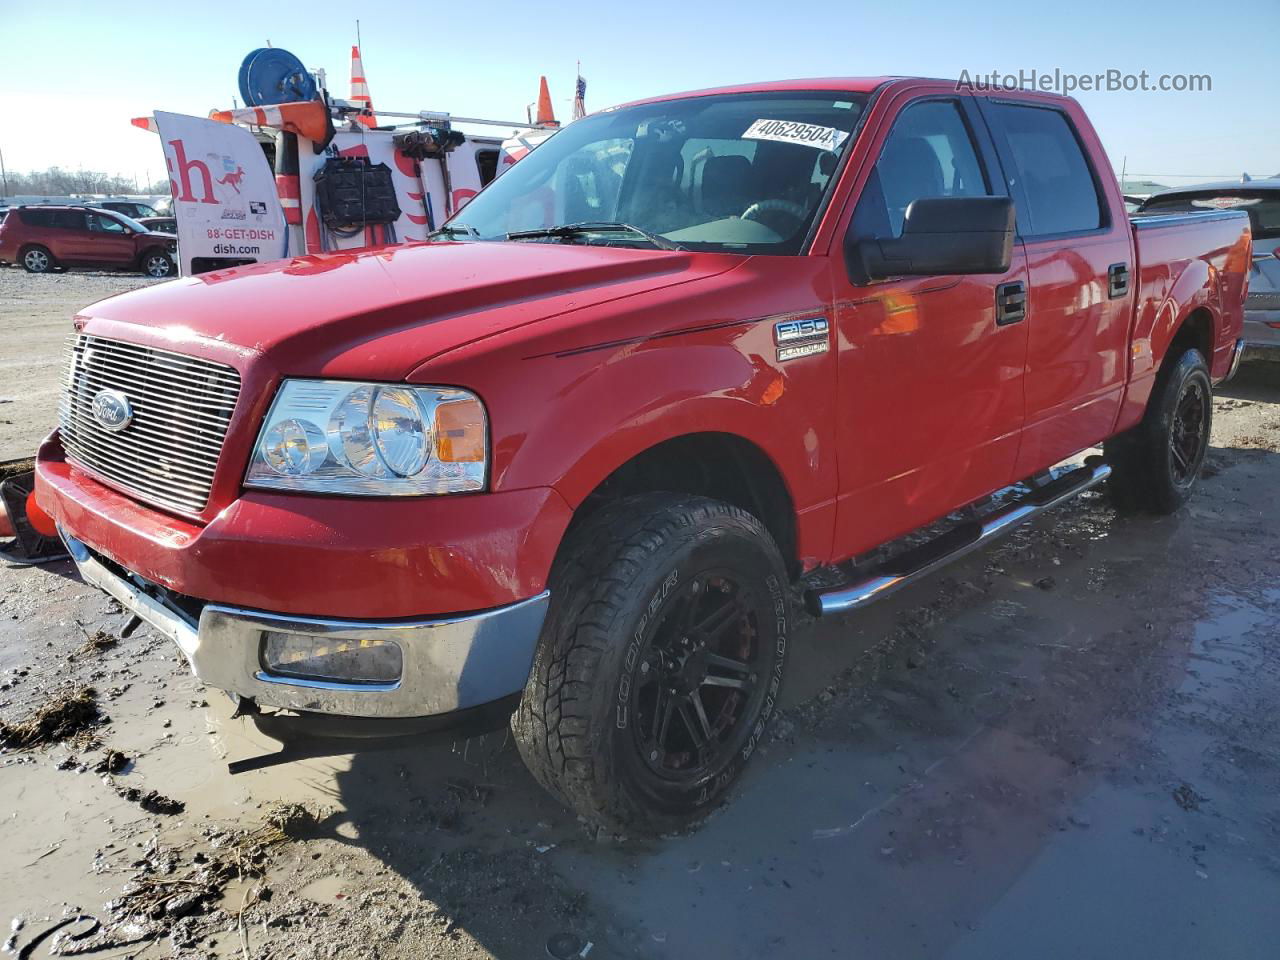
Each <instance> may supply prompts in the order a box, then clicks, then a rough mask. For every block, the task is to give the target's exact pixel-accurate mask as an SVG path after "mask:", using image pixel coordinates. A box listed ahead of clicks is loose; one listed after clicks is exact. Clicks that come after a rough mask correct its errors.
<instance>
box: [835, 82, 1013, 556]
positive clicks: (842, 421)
mask: <svg viewBox="0 0 1280 960" xmlns="http://www.w3.org/2000/svg"><path fill="white" fill-rule="evenodd" d="M913 97H914V99H913ZM903 99H904V100H905V101H907V102H905V103H903V104H902V105H901V106H900V108H899V109H897V110H895V109H893V106H894V105H890V109H889V111H888V117H889V118H890V121H889V122H890V123H891V125H890V126H889V129H888V130H887V131H886V130H884V129H883V126H882V128H881V129H880V130H879V131H878V133H877V137H878V139H879V148H878V150H876V149H874V148H873V150H872V152H871V154H870V155H871V156H874V157H876V161H875V163H874V166H873V167H872V169H870V170H869V171H866V174H865V178H864V179H863V181H862V185H861V188H860V189H855V191H854V194H853V197H852V199H851V201H850V206H851V207H852V209H851V210H847V211H846V212H845V220H844V221H843V222H842V230H841V233H842V235H845V236H847V237H849V238H851V239H854V240H856V239H869V238H873V237H887V236H894V237H896V236H900V235H901V232H902V224H903V219H904V214H905V212H906V208H907V207H908V206H909V205H910V204H911V202H912V201H913V200H916V199H918V198H921V197H938V196H942V197H964V196H1006V195H1007V193H1006V187H1005V185H1004V179H1003V177H1002V176H1001V175H1000V173H999V167H998V161H997V159H996V156H995V152H994V150H993V149H992V147H991V144H990V142H989V140H988V135H987V132H986V128H985V126H984V125H983V122H982V120H981V117H980V115H979V114H978V113H977V111H976V109H974V107H973V104H972V100H971V99H970V98H967V97H964V96H958V95H956V94H955V93H954V92H953V91H948V93H947V95H945V96H932V95H930V96H924V97H921V96H919V94H918V93H914V92H913V93H909V94H904V96H903ZM855 187H856V184H855ZM841 266H842V265H835V268H834V269H833V270H832V275H833V277H834V285H835V291H834V299H835V310H834V318H835V324H836V326H837V329H838V332H839V337H840V342H841V349H840V355H839V373H838V377H839V383H838V391H839V397H838V409H839V410H840V417H839V423H838V425H837V431H838V434H837V435H838V444H839V476H840V480H839V491H840V492H839V503H838V507H837V514H836V553H837V555H841V556H853V555H856V554H858V553H862V552H864V551H866V550H868V549H871V548H872V547H874V546H877V545H879V544H881V543H884V542H886V541H888V540H892V539H894V538H896V537H899V536H901V535H903V534H905V533H908V532H910V531H911V530H914V529H916V528H918V527H920V526H922V525H924V524H927V523H929V522H931V521H933V520H936V519H938V518H940V517H943V516H945V515H946V514H948V513H950V512H951V511H953V510H955V509H957V508H958V507H961V506H963V505H965V504H967V503H970V502H972V501H974V500H977V499H979V498H981V497H983V496H985V495H986V494H988V493H992V492H994V491H996V490H998V489H1000V488H1001V487H1004V486H1006V485H1008V484H1009V483H1011V482H1013V480H1014V468H1015V463H1016V459H1017V454H1018V444H1019V440H1020V435H1021V431H1022V427H1023V419H1024V409H1023V378H1024V374H1025V367H1026V354H1027V325H1026V323H1025V322H1022V318H1021V316H1019V315H1018V311H1017V304H1018V302H1019V300H1018V292H1019V290H1020V291H1021V297H1022V300H1021V302H1022V303H1025V291H1026V283H1027V270H1026V263H1025V257H1024V256H1023V254H1022V251H1021V250H1020V249H1019V247H1018V246H1017V245H1016V244H1015V246H1014V253H1013V259H1012V261H1011V264H1010V268H1009V270H1008V272H1007V273H1005V274H1003V275H950V276H915V277H903V278H897V279H888V280H876V281H868V282H863V281H861V280H860V279H858V278H856V277H851V275H850V272H849V271H847V270H844V269H841ZM1019 284H1020V285H1021V287H1019V286H1017V285H1019ZM998 298H999V299H1000V302H1001V303H1003V304H1005V305H1006V306H1005V307H1003V308H1002V310H1001V315H999V316H998V315H997V302H998ZM1024 309H1025V308H1024Z"/></svg>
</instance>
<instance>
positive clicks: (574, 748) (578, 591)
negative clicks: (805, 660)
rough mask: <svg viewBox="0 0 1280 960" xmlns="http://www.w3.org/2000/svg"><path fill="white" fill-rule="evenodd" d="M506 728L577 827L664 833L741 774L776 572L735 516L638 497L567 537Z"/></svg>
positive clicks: (769, 686)
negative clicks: (576, 818)
mask: <svg viewBox="0 0 1280 960" xmlns="http://www.w3.org/2000/svg"><path fill="white" fill-rule="evenodd" d="M551 597H552V600H551V609H550V611H549V612H548V616H547V621H546V624H545V625H544V627H543V633H542V638H541V641H540V643H539V648H538V652H537V654H536V656H535V658H534V664H533V670H532V672H531V674H530V677H529V682H528V685H527V686H526V688H525V691H524V696H523V698H522V699H521V702H520V707H519V709H518V710H517V711H516V714H515V717H514V718H513V720H512V727H513V730H514V732H515V739H516V743H517V745H518V747H519V749H520V753H521V756H522V757H523V758H524V761H525V763H526V765H527V766H528V767H529V769H530V770H531V771H532V773H533V775H534V776H535V777H536V778H537V780H538V781H539V782H540V783H541V784H542V785H543V786H544V787H546V788H547V789H548V790H549V791H550V792H551V793H552V794H554V795H555V796H557V797H558V798H559V799H560V800H561V801H562V802H564V803H565V804H566V805H568V806H569V807H571V808H573V809H574V810H575V811H576V812H578V813H579V814H581V815H582V816H583V817H584V818H585V819H586V820H587V821H588V822H590V823H592V824H596V825H600V826H603V827H605V828H606V829H610V830H613V831H615V832H645V833H648V832H661V831H663V830H669V829H672V828H675V827H679V826H683V825H685V824H687V823H688V822H689V821H690V820H691V819H693V818H695V817H697V816H699V815H700V814H704V813H706V812H708V811H709V810H710V809H711V808H712V806H713V805H714V803H715V801H717V800H718V799H720V798H721V797H722V796H723V795H724V793H725V791H726V790H727V789H728V787H729V785H730V784H731V783H733V781H734V780H735V779H736V778H737V776H738V775H739V774H740V773H741V772H742V769H743V766H744V765H745V764H746V762H747V760H748V759H749V758H750V757H751V755H752V753H753V752H754V750H755V747H756V745H757V743H758V742H759V739H760V736H761V734H762V733H763V730H764V726H765V723H766V721H767V720H768V718H769V716H770V715H771V714H772V712H773V710H774V708H775V706H776V704H777V697H778V691H779V689H780V686H781V683H782V674H783V668H784V666H785V662H786V651H787V639H788V630H789V627H790V599H789V594H788V591H787V577H786V569H785V566H784V564H783V561H782V557H781V555H780V553H779V551H778V548H777V546H776V545H775V544H774V542H773V538H772V537H770V535H769V533H768V531H767V530H766V529H765V528H764V525H763V524H762V523H761V522H760V521H759V520H758V519H756V518H755V517H753V516H752V515H750V514H749V513H747V512H745V511H743V510H740V509H738V508H737V507H733V506H730V505H728V504H725V503H721V502H719V501H716V500H710V499H707V498H704V497H694V496H687V495H680V494H646V495H643V496H639V497H629V498H626V499H624V500H621V501H618V502H616V503H614V504H611V505H609V506H606V507H604V508H603V509H602V510H601V511H600V512H599V513H597V514H596V515H594V516H592V517H590V518H589V519H587V520H586V521H585V522H584V523H583V524H582V526H581V527H580V528H578V529H577V530H576V531H573V532H572V533H571V535H570V540H569V541H568V542H567V543H566V545H565V547H564V549H563V550H562V554H561V557H560V558H559V559H558V561H557V565H556V569H555V570H554V571H553V573H552V582H551Z"/></svg>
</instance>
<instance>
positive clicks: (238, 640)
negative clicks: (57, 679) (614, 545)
mask: <svg viewBox="0 0 1280 960" xmlns="http://www.w3.org/2000/svg"><path fill="white" fill-rule="evenodd" d="M62 539H63V541H64V542H65V543H66V545H67V550H68V551H69V552H70V554H71V556H72V559H74V560H75V563H76V566H77V567H78V568H79V570H80V576H81V577H83V578H84V580H85V582H86V583H90V584H93V585H94V586H95V587H98V588H99V589H101V590H103V591H105V592H106V593H107V594H109V595H110V596H112V597H114V598H115V599H116V600H117V601H119V603H120V605H121V606H123V607H124V608H125V609H126V610H128V611H130V612H131V613H134V614H137V615H138V616H139V617H141V618H142V619H143V620H144V621H146V622H147V623H148V624H150V625H151V627H152V628H153V629H155V630H157V631H158V632H160V633H162V634H164V635H165V636H166V637H168V638H169V639H170V640H172V641H173V642H174V643H176V644H177V645H178V648H179V649H180V650H181V651H182V653H183V655H184V656H185V657H186V658H187V662H188V663H189V664H190V665H191V672H192V673H193V674H195V676H196V677H197V678H199V679H200V680H201V681H203V682H204V683H206V684H208V685H209V686H211V687H216V688H217V689H219V690H225V691H226V692H227V693H230V694H233V695H237V696H241V697H248V698H251V699H253V700H254V701H255V702H256V703H257V704H258V705H259V706H266V707H280V708H284V709H288V710H301V711H311V712H316V713H326V714H337V715H341V716H350V717H374V718H378V717H386V718H402V717H425V716H433V715H437V714H443V713H450V712H452V711H455V710H463V709H466V708H468V707H475V706H481V705H483V704H486V703H490V702H492V701H494V700H499V699H501V698H502V697H506V696H509V695H511V694H513V693H519V692H520V691H521V690H523V689H524V685H525V681H526V680H527V679H528V676H529V669H530V667H531V665H532V663H533V653H534V649H535V648H536V646H537V643H538V635H539V633H540V632H541V630H542V621H543V619H544V618H545V616H546V613H547V603H548V600H549V598H550V594H549V593H547V592H546V591H544V592H542V593H541V594H539V595H538V596H536V597H531V598H530V599H528V600H523V601H521V602H520V603H514V604H512V605H510V606H507V607H499V608H497V609H495V610H485V611H482V612H480V613H474V614H469V615H466V616H460V617H450V618H444V619H435V620H421V621H409V622H406V621H402V620H392V621H376V620H326V619H317V618H309V617H296V616H291V615H285V614H274V613H263V612H260V611H255V610H242V609H239V608H236V607H224V606H220V605H218V604H214V603H210V604H206V605H205V607H204V609H203V610H202V611H201V614H200V619H199V621H198V622H193V621H192V620H191V619H190V618H188V617H186V616H184V615H183V614H182V613H180V612H178V611H176V610H174V609H172V608H170V607H169V606H167V605H165V604H164V603H162V602H160V601H159V600H157V599H156V598H155V597H154V596H152V595H151V594H150V593H148V592H147V591H146V590H145V589H143V587H142V586H141V585H140V584H139V583H135V582H131V581H130V580H127V579H125V578H124V577H121V576H119V575H118V574H117V573H115V572H114V571H113V570H111V569H109V568H108V567H107V566H106V565H105V564H103V563H102V562H101V561H100V560H98V559H97V558H96V557H95V556H94V555H93V553H92V551H91V550H90V549H89V548H88V546H87V545H86V544H84V543H83V542H81V541H80V540H77V539H76V538H75V537H73V536H70V535H69V534H67V533H66V532H65V531H64V532H63V534H62ZM267 630H270V631H273V632H276V633H296V634H305V635H308V636H323V637H327V638H331V639H333V640H357V641H358V640H391V641H394V642H395V643H397V644H398V645H399V646H400V649H401V653H402V657H403V668H402V671H401V675H400V679H399V680H398V681H396V682H395V683H385V684H365V683H340V682H333V681H321V680H301V679H297V678H294V677H281V676H275V675H273V674H271V673H269V672H268V671H267V670H265V669H264V667H263V661H262V655H261V651H262V639H263V632H264V631H267Z"/></svg>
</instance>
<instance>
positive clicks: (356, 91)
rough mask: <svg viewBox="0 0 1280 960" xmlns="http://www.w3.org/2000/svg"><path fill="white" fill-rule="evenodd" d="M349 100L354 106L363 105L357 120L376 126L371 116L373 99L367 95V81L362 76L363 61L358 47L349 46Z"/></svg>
mask: <svg viewBox="0 0 1280 960" xmlns="http://www.w3.org/2000/svg"><path fill="white" fill-rule="evenodd" d="M351 100H352V102H354V103H355V104H356V106H359V107H363V108H364V110H365V112H364V113H361V114H360V115H359V116H358V117H356V119H357V120H359V121H360V122H361V123H363V124H364V125H365V126H366V127H376V126H377V125H378V121H377V120H375V119H374V117H373V100H372V98H370V96H369V83H368V81H366V80H365V78H364V62H363V61H362V60H361V59H360V48H359V47H357V46H352V48H351Z"/></svg>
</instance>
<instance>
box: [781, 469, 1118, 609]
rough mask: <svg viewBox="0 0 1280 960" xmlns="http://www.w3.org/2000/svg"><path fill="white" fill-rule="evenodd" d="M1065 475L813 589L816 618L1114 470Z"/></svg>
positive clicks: (915, 573)
mask: <svg viewBox="0 0 1280 960" xmlns="http://www.w3.org/2000/svg"><path fill="white" fill-rule="evenodd" d="M1095 459H1099V458H1090V461H1091V462H1088V463H1086V464H1085V466H1083V467H1078V468H1077V469H1075V470H1071V471H1069V472H1067V473H1064V474H1062V475H1061V476H1059V477H1057V478H1056V479H1054V480H1051V481H1049V482H1048V483H1046V484H1044V485H1043V486H1040V487H1038V488H1036V489H1034V490H1032V492H1031V493H1029V494H1027V495H1026V496H1025V497H1022V498H1020V499H1018V500H1017V501H1015V502H1014V503H1011V504H1009V505H1008V506H1005V507H1002V508H1001V509H999V510H997V511H996V512H995V513H993V514H991V515H990V516H988V517H985V518H983V519H982V520H977V521H974V522H972V523H966V524H962V525H960V526H959V527H956V528H955V529H953V530H950V531H948V532H947V533H944V534H942V535H941V536H939V537H937V538H935V539H933V540H930V541H928V542H927V543H924V544H921V545H920V546H918V547H913V548H911V549H910V550H908V551H906V552H905V553H903V554H901V555H900V556H898V557H896V558H894V559H891V560H889V561H888V562H886V563H885V565H884V566H883V567H881V568H880V569H879V570H878V571H877V572H876V573H875V574H874V575H872V576H869V577H865V578H863V579H861V580H857V581H855V582H853V583H849V584H845V585H843V586H838V587H827V588H824V589H821V590H810V591H809V592H808V593H806V594H805V605H806V606H807V607H808V608H809V612H810V613H812V614H813V615H814V616H815V617H821V616H825V615H827V614H831V613H847V612H848V611H850V610H857V609H859V608H861V607H865V606H866V605H867V604H869V603H872V602H874V601H876V600H879V599H881V598H883V597H887V596H889V594H891V593H894V592H895V591H897V590H900V589H901V588H903V587H905V586H906V585H907V584H909V583H914V582H915V581H916V580H919V579H920V578H921V577H925V576H927V575H928V574H930V573H933V572H934V571H935V570H937V569H938V568H940V567H943V566H945V565H947V564H948V563H950V562H951V561H953V560H957V559H959V558H960V557H963V556H965V555H966V554H968V553H971V552H973V551H974V550H977V549H978V548H979V547H982V546H985V545H986V544H987V543H990V542H991V541H992V540H994V539H996V538H997V537H999V536H1002V535H1003V534H1006V533H1008V532H1009V531H1010V530H1012V529H1013V528H1014V527H1016V526H1017V525H1018V524H1020V523H1022V522H1024V521H1026V520H1030V519H1031V518H1032V517H1035V516H1038V515H1039V514H1041V513H1043V512H1044V511H1046V510H1048V509H1049V508H1051V507H1056V506H1057V505H1058V504H1060V503H1062V502H1063V501H1064V500H1070V499H1071V498H1072V497H1074V496H1076V495H1077V494H1080V493H1083V492H1084V491H1086V490H1088V489H1090V488H1091V487H1096V486H1097V485H1098V484H1100V483H1101V482H1102V481H1103V480H1105V479H1107V477H1109V476H1111V467H1110V466H1108V465H1107V464H1105V463H1097V462H1092V461H1094V460H1095Z"/></svg>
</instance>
